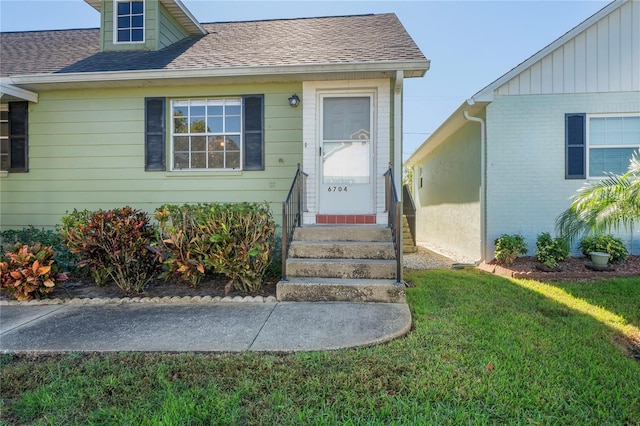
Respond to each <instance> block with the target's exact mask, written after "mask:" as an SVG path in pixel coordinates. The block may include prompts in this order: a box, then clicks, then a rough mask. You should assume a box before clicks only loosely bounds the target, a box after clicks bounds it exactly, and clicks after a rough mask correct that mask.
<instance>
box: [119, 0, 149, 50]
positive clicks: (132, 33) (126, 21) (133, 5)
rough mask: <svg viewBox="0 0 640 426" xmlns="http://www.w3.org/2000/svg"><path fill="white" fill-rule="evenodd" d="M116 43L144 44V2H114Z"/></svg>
mask: <svg viewBox="0 0 640 426" xmlns="http://www.w3.org/2000/svg"><path fill="white" fill-rule="evenodd" d="M116 37H117V38H116V40H117V42H118V43H140V42H144V1H120V0H117V1H116Z"/></svg>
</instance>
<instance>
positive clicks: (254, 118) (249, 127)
mask: <svg viewBox="0 0 640 426" xmlns="http://www.w3.org/2000/svg"><path fill="white" fill-rule="evenodd" d="M242 111H243V114H244V120H242V121H243V122H244V128H243V141H244V147H243V153H244V158H243V165H242V168H243V169H244V170H264V95H245V96H243V97H242Z"/></svg>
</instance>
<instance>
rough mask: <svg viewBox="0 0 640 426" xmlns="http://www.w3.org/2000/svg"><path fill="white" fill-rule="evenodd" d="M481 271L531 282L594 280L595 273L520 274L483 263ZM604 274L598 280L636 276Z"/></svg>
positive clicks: (480, 265) (532, 272) (605, 272)
mask: <svg viewBox="0 0 640 426" xmlns="http://www.w3.org/2000/svg"><path fill="white" fill-rule="evenodd" d="M477 268H478V269H480V270H481V271H485V272H489V273H491V274H495V275H499V276H501V277H505V278H519V279H530V280H540V279H549V278H551V279H572V280H574V279H584V278H594V274H593V271H590V272H586V271H585V272H578V271H574V272H567V273H556V272H535V271H530V272H518V271H512V270H511V269H508V268H505V267H503V266H500V265H496V264H490V263H484V262H483V263H481V264H479V265H478V266H477ZM598 273H599V274H602V275H601V276H597V278H626V277H633V276H636V274H634V273H633V272H616V271H601V272H598Z"/></svg>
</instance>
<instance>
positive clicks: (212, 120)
mask: <svg viewBox="0 0 640 426" xmlns="http://www.w3.org/2000/svg"><path fill="white" fill-rule="evenodd" d="M207 126H208V128H209V131H210V132H212V133H222V132H223V128H222V117H209V119H208V120H207Z"/></svg>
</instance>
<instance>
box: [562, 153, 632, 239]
mask: <svg viewBox="0 0 640 426" xmlns="http://www.w3.org/2000/svg"><path fill="white" fill-rule="evenodd" d="M638 220H640V150H638V151H636V152H634V153H633V155H632V156H631V161H630V164H629V169H628V170H627V172H626V173H624V174H622V175H618V174H613V173H611V174H608V175H607V178H605V179H602V180H601V181H598V182H593V183H587V184H585V185H584V186H583V187H582V188H580V189H579V190H578V191H577V192H576V194H575V195H574V196H573V198H572V202H571V206H570V207H569V208H568V209H567V210H566V211H565V212H564V213H562V214H561V215H560V216H558V218H557V219H556V231H557V233H558V234H559V235H560V236H562V237H563V238H566V239H567V240H568V241H569V243H573V242H574V241H576V239H577V238H579V237H580V236H582V235H586V234H594V235H595V234H600V233H604V232H607V231H609V230H611V229H616V230H618V229H620V228H621V227H622V228H624V229H629V230H632V229H633V223H634V222H636V221H638Z"/></svg>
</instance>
